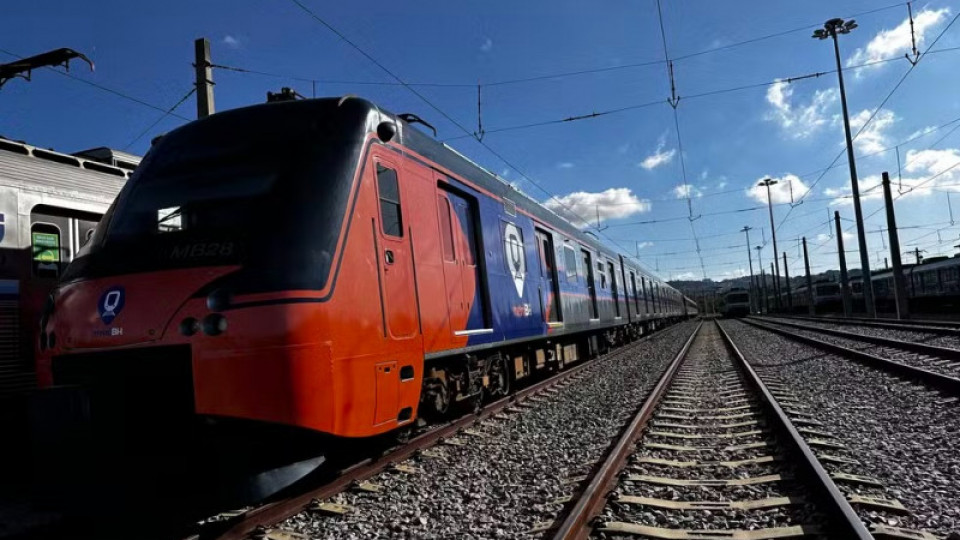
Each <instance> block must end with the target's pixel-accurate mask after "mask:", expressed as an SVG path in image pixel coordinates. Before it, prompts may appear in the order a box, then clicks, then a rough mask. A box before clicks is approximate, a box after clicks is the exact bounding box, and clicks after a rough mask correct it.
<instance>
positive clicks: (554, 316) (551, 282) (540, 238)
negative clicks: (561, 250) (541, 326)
mask: <svg viewBox="0 0 960 540" xmlns="http://www.w3.org/2000/svg"><path fill="white" fill-rule="evenodd" d="M534 234H535V235H536V239H537V258H538V259H539V260H540V279H541V282H542V283H543V284H544V285H545V287H540V305H541V306H542V308H543V312H544V318H543V319H544V320H545V321H546V322H559V321H562V320H563V315H562V314H561V313H560V287H559V284H558V283H557V263H556V251H555V250H554V249H553V236H551V235H550V234H549V233H547V232H546V231H543V230H541V229H536V230H535V231H534ZM544 289H546V290H544Z"/></svg>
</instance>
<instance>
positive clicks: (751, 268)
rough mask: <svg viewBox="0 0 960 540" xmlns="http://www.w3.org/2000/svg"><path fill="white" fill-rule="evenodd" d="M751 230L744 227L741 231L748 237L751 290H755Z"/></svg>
mask: <svg viewBox="0 0 960 540" xmlns="http://www.w3.org/2000/svg"><path fill="white" fill-rule="evenodd" d="M750 229H751V227H747V226H746V225H744V226H743V228H742V229H740V230H741V231H742V232H744V233H746V235H747V262H748V263H750V288H751V289H753V288H755V287H756V285H755V284H754V282H753V254H751V253H750ZM751 296H754V295H751ZM750 309H753V307H752V306H751V308H750Z"/></svg>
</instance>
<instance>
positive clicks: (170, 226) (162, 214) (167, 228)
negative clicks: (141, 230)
mask: <svg viewBox="0 0 960 540" xmlns="http://www.w3.org/2000/svg"><path fill="white" fill-rule="evenodd" d="M182 230H183V215H182V210H181V209H180V207H179V206H171V207H169V208H159V209H157V232H159V233H167V232H176V231H182Z"/></svg>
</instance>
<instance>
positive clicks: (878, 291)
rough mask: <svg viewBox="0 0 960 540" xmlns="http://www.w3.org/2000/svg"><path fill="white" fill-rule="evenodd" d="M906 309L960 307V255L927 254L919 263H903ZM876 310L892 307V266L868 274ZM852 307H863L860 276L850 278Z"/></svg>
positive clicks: (934, 310) (933, 310) (949, 309)
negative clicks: (940, 255) (935, 255)
mask: <svg viewBox="0 0 960 540" xmlns="http://www.w3.org/2000/svg"><path fill="white" fill-rule="evenodd" d="M903 276H904V279H905V282H906V289H907V298H908V299H909V303H910V309H911V310H912V311H916V312H918V313H937V312H956V311H957V308H958V307H960V257H956V256H954V257H929V258H927V259H926V260H924V261H923V262H921V263H920V264H919V265H917V264H905V265H903ZM871 281H873V294H874V297H875V301H876V304H877V309H878V310H879V311H891V312H892V311H895V310H896V305H895V302H896V301H895V298H894V290H893V289H894V285H893V270H890V269H885V270H880V271H878V272H874V273H873V274H872V275H871ZM850 290H851V292H852V297H853V301H854V305H855V307H856V309H863V278H862V277H856V278H853V279H851V280H850Z"/></svg>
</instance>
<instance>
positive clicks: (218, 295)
mask: <svg viewBox="0 0 960 540" xmlns="http://www.w3.org/2000/svg"><path fill="white" fill-rule="evenodd" d="M232 301H233V294H231V293H230V291H228V290H227V289H217V290H215V291H213V292H211V293H210V294H208V295H207V309H209V310H210V311H223V310H225V309H227V308H228V307H230V303H231V302H232Z"/></svg>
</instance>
